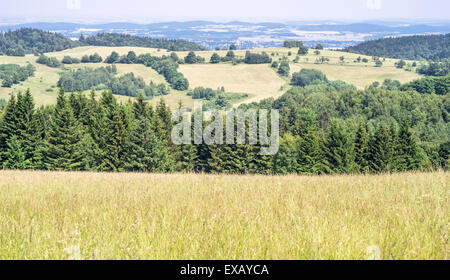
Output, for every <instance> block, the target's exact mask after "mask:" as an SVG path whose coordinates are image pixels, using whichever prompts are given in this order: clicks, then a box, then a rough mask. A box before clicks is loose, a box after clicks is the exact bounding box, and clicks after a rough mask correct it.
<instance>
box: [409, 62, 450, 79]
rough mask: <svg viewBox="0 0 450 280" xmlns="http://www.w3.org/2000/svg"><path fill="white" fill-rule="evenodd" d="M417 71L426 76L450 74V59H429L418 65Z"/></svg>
mask: <svg viewBox="0 0 450 280" xmlns="http://www.w3.org/2000/svg"><path fill="white" fill-rule="evenodd" d="M416 71H417V73H419V74H422V75H425V76H447V75H449V74H450V60H449V59H443V60H442V61H440V62H438V61H429V62H428V63H426V64H422V65H420V66H419V67H417V69H416Z"/></svg>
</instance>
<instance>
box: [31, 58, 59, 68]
mask: <svg viewBox="0 0 450 280" xmlns="http://www.w3.org/2000/svg"><path fill="white" fill-rule="evenodd" d="M36 62H37V63H39V64H44V65H47V66H48V67H54V68H57V67H60V66H61V62H59V60H58V59H57V58H56V57H48V56H45V55H41V56H39V58H38V59H37V60H36Z"/></svg>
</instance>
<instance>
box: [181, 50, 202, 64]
mask: <svg viewBox="0 0 450 280" xmlns="http://www.w3.org/2000/svg"><path fill="white" fill-rule="evenodd" d="M184 62H185V63H187V64H195V63H203V62H205V59H204V58H203V57H201V56H197V55H195V52H193V51H191V52H189V53H188V55H187V56H186V57H185V58H184Z"/></svg>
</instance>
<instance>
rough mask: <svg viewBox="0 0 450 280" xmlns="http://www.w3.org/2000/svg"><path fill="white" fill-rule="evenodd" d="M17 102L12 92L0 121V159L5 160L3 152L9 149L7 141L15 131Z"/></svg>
mask: <svg viewBox="0 0 450 280" xmlns="http://www.w3.org/2000/svg"><path fill="white" fill-rule="evenodd" d="M16 105H17V102H16V97H15V95H14V94H12V95H11V98H10V99H9V101H8V104H7V105H6V108H5V109H4V110H5V111H4V115H3V118H2V119H1V122H0V159H1V160H2V161H4V160H5V153H6V151H7V150H8V149H9V146H8V141H9V140H10V139H11V137H12V136H13V135H15V133H16V131H17V122H18V120H17V115H16V111H17V108H16V107H17V106H16Z"/></svg>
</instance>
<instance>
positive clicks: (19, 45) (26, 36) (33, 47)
mask: <svg viewBox="0 0 450 280" xmlns="http://www.w3.org/2000/svg"><path fill="white" fill-rule="evenodd" d="M80 45H82V44H81V43H80V42H77V41H72V40H70V39H69V38H67V37H65V36H63V35H61V34H58V33H53V32H46V31H42V30H38V29H34V28H21V29H18V30H14V31H8V32H6V33H0V52H2V53H4V54H6V55H11V56H24V55H25V54H27V53H28V54H30V53H46V52H58V51H62V50H66V49H70V48H74V47H78V46H80Z"/></svg>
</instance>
